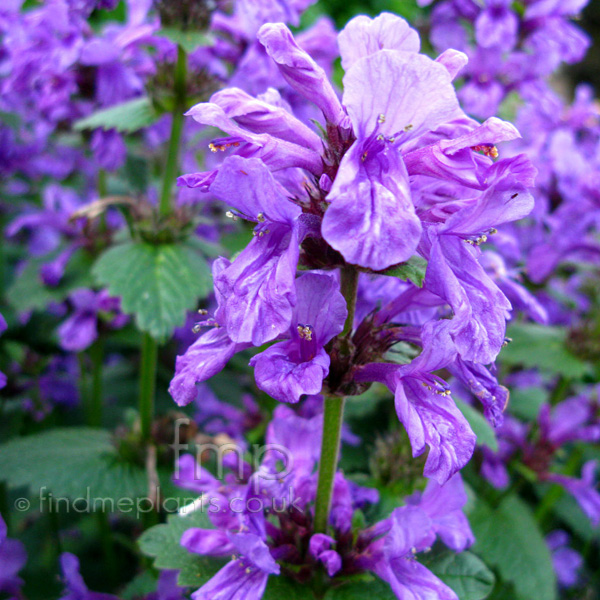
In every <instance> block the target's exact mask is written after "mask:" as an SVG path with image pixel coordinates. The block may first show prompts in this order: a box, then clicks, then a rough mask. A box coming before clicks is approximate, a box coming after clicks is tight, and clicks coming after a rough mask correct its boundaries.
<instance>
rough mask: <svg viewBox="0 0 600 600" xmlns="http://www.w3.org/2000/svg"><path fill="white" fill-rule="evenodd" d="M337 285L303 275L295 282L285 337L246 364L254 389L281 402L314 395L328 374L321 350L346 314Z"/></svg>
mask: <svg viewBox="0 0 600 600" xmlns="http://www.w3.org/2000/svg"><path fill="white" fill-rule="evenodd" d="M338 288H339V284H338V283H337V281H336V280H335V279H334V278H333V277H331V276H329V275H324V274H319V273H307V274H305V275H303V276H302V277H300V278H299V279H297V280H296V302H297V304H296V307H295V309H294V315H293V317H292V322H291V326H290V329H289V332H288V334H287V336H286V337H288V338H289V339H288V340H287V341H284V342H279V343H277V344H274V345H273V346H270V347H269V348H268V349H267V350H265V351H264V352H261V353H260V354H257V355H256V356H254V357H253V358H252V360H251V361H250V365H251V366H253V367H254V368H255V372H254V375H255V378H256V384H257V385H258V387H259V388H260V389H261V390H263V391H265V392H267V393H268V394H269V395H270V396H271V397H273V398H275V399H276V400H279V401H281V402H298V400H300V396H302V395H303V394H307V395H311V394H318V393H319V392H320V391H321V388H322V387H323V379H324V378H325V377H326V376H327V374H328V373H329V362H330V358H329V355H328V354H327V352H326V351H325V349H324V346H325V344H326V343H327V342H329V340H331V339H332V338H333V337H335V336H336V335H337V334H338V333H340V332H341V331H342V329H343V328H344V322H345V320H346V317H347V314H348V311H347V310H346V302H345V300H344V297H343V296H342V294H340V292H339V289H338Z"/></svg>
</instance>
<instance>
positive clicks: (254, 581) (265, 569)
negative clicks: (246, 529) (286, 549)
mask: <svg viewBox="0 0 600 600" xmlns="http://www.w3.org/2000/svg"><path fill="white" fill-rule="evenodd" d="M229 540H230V542H231V545H232V547H233V551H234V552H236V553H238V554H240V556H241V558H238V559H236V560H234V561H232V562H230V563H228V564H227V565H226V566H225V567H223V568H222V569H221V570H220V571H219V572H218V573H217V574H216V575H215V576H214V577H213V578H212V579H210V580H209V581H208V583H206V584H204V585H203V586H202V587H201V588H200V589H199V590H198V591H196V592H194V593H193V594H192V599H193V600H214V598H223V599H225V598H232V599H233V598H235V597H236V596H238V595H239V592H240V590H243V592H242V593H243V596H242V597H243V598H248V600H250V599H254V598H256V599H258V598H261V597H262V595H263V593H264V591H265V588H266V586H267V580H268V578H269V575H279V572H280V567H279V565H278V564H277V563H276V562H275V559H274V558H273V557H272V556H271V553H270V552H269V548H268V547H267V545H266V544H265V543H264V541H263V540H262V539H261V538H260V537H259V536H258V535H256V534H253V533H238V534H231V535H230V536H229Z"/></svg>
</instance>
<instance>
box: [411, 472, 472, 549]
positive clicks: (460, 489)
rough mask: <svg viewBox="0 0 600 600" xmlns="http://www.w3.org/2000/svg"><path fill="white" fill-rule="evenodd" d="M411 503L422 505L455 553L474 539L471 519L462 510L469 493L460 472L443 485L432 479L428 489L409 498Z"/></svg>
mask: <svg viewBox="0 0 600 600" xmlns="http://www.w3.org/2000/svg"><path fill="white" fill-rule="evenodd" d="M407 503H408V504H410V505H415V506H419V507H420V508H421V509H422V510H423V511H424V512H425V514H427V515H428V516H429V518H430V519H431V523H432V527H433V530H434V531H435V533H436V535H437V536H439V538H440V539H441V540H442V542H444V544H446V546H448V548H452V550H454V551H455V552H462V551H463V550H466V549H467V548H468V547H469V546H471V545H472V544H473V543H474V542H475V537H474V536H473V533H472V531H471V527H470V526H469V521H468V520H467V517H466V516H465V514H464V513H463V511H462V509H463V507H464V506H465V505H466V503H467V494H466V492H465V487H464V485H463V482H462V479H461V477H460V475H459V474H457V475H454V476H453V477H451V478H450V479H449V480H448V481H447V482H446V483H445V484H444V485H440V484H439V483H437V482H436V481H433V480H430V481H429V482H428V483H427V487H426V488H425V490H424V491H423V492H422V493H421V492H416V493H415V494H413V495H412V496H411V497H409V498H408V499H407Z"/></svg>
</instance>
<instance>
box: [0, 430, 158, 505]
mask: <svg viewBox="0 0 600 600" xmlns="http://www.w3.org/2000/svg"><path fill="white" fill-rule="evenodd" d="M0 481H6V482H7V483H8V485H9V486H10V487H21V486H27V487H28V488H29V489H30V490H31V492H32V495H33V497H34V498H39V496H40V494H41V493H42V491H48V492H52V495H53V496H54V497H55V498H63V497H64V498H69V499H71V500H76V499H78V498H83V499H90V500H91V501H92V502H94V504H93V505H92V508H95V509H96V510H107V511H113V510H114V511H117V510H119V508H121V511H122V512H127V511H130V510H132V509H131V508H130V507H129V506H125V505H121V507H120V506H119V504H118V502H116V501H117V500H120V499H122V498H125V499H135V498H139V497H143V496H145V494H146V493H147V479H146V474H145V473H144V470H143V469H142V468H140V467H137V466H135V465H131V464H129V463H126V462H124V461H123V460H122V459H120V458H119V456H118V454H117V451H116V449H115V447H114V445H113V444H112V441H111V434H110V432H109V431H106V430H104V429H91V428H88V427H70V428H62V429H53V430H51V431H46V432H43V433H39V434H35V435H29V436H25V437H20V438H15V439H13V440H11V441H9V442H7V443H6V444H3V445H2V446H0ZM43 488H46V490H43ZM94 499H98V500H94ZM102 500H106V502H104V503H102ZM77 506H78V507H79V508H78V509H79V510H83V507H84V506H85V503H84V500H80V501H79V502H77ZM41 508H42V509H43V507H41ZM46 508H47V505H46Z"/></svg>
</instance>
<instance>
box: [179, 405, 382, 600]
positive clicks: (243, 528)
mask: <svg viewBox="0 0 600 600" xmlns="http://www.w3.org/2000/svg"><path fill="white" fill-rule="evenodd" d="M321 423H322V416H321V415H317V416H316V417H313V418H310V419H305V418H302V417H299V416H298V415H296V414H295V413H294V411H293V409H292V408H291V407H288V406H283V405H282V406H278V407H277V409H276V410H275V412H274V415H273V421H272V422H271V423H270V425H269V427H268V429H267V434H266V443H267V447H268V451H267V453H266V454H265V456H264V459H263V461H262V463H261V464H260V465H259V467H258V469H257V470H252V469H250V471H247V469H246V470H244V472H243V473H242V476H241V477H240V476H239V473H238V476H237V477H232V476H231V475H230V474H227V475H225V477H224V478H223V479H222V480H217V479H215V478H214V477H213V476H211V475H210V474H209V473H208V472H206V471H205V470H204V469H202V468H201V467H199V466H198V465H197V464H195V460H194V459H193V458H192V457H191V456H190V457H187V458H186V457H182V463H181V466H182V467H184V469H183V470H182V472H181V473H180V478H179V479H178V480H177V483H178V484H179V485H183V486H185V487H187V488H188V489H193V490H194V491H196V492H198V493H201V494H202V496H201V497H200V498H199V499H198V501H196V503H194V505H195V506H194V507H195V508H202V509H204V508H207V514H208V518H209V519H210V520H211V521H212V523H213V524H214V525H215V526H216V528H215V529H201V528H189V529H188V530H187V531H186V532H185V533H184V534H183V536H182V538H181V544H182V546H183V547H185V548H187V549H188V550H189V551H190V552H195V553H197V554H202V555H209V556H219V557H222V556H230V555H231V554H233V555H234V557H233V559H232V560H231V561H230V562H229V563H227V565H225V566H224V567H223V568H222V569H221V570H220V571H219V572H218V573H217V574H216V575H215V576H214V577H213V578H212V579H211V580H209V581H208V582H207V583H206V584H205V585H204V586H202V587H201V588H200V589H199V590H198V591H197V592H195V593H194V594H193V595H192V597H193V598H194V600H198V599H201V600H208V599H212V598H215V597H220V598H223V599H225V598H238V597H240V598H242V597H243V598H249V599H255V600H258V599H259V598H261V596H262V594H263V592H264V590H265V587H266V584H267V580H268V578H269V577H270V576H272V575H277V574H279V572H280V566H279V564H278V562H277V561H279V560H281V561H283V562H284V563H285V564H287V565H293V567H294V570H297V572H298V573H301V572H302V573H306V572H307V571H308V570H313V569H315V568H316V567H317V565H319V564H323V565H324V566H325V568H326V569H327V570H328V572H329V573H330V575H331V576H336V575H338V574H339V573H341V571H342V568H343V564H344V560H346V561H350V560H352V557H353V556H354V552H353V549H352V548H349V547H348V544H350V545H351V544H352V515H353V513H354V511H355V510H356V509H358V508H364V506H365V505H366V504H367V503H370V502H374V501H376V500H377V498H378V495H377V492H376V490H367V489H365V488H360V487H359V486H357V485H356V484H351V483H350V482H348V481H346V480H345V479H344V477H343V476H342V474H341V473H337V474H336V478H335V484H334V492H333V498H332V510H331V530H332V532H333V533H332V535H331V536H328V535H320V534H316V535H315V534H314V531H313V530H312V520H313V517H312V515H311V513H312V511H313V510H314V502H315V494H316V478H317V474H316V473H315V467H316V465H317V462H318V460H319V448H320V442H321ZM183 458H186V460H185V464H183V462H184V461H183ZM190 459H191V460H190ZM280 463H283V468H282V467H281V466H280ZM236 466H237V465H236ZM248 467H249V465H248ZM192 471H196V473H195V474H194V475H192ZM215 507H216V509H215ZM184 512H187V509H186V511H184ZM270 515H276V516H277V519H276V520H273V519H271V518H270ZM340 540H346V547H347V548H348V553H347V555H346V556H345V557H343V556H342V555H341V554H340V552H339V551H338V548H339V546H340V543H341V542H340ZM348 564H349V566H350V563H349V562H348ZM350 568H351V569H352V567H351V566H350ZM355 571H356V569H354V572H355ZM239 594H242V595H241V596H240V595H239Z"/></svg>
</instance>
